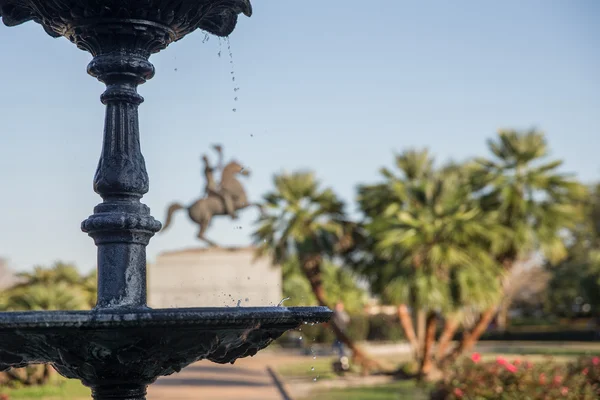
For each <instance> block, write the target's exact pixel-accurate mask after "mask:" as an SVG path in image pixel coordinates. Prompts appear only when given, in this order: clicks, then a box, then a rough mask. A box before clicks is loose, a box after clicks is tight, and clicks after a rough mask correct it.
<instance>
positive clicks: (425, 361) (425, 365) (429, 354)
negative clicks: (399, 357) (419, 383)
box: [419, 312, 437, 377]
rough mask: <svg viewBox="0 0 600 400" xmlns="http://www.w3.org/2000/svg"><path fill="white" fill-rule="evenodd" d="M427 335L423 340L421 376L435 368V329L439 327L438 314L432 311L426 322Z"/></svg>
mask: <svg viewBox="0 0 600 400" xmlns="http://www.w3.org/2000/svg"><path fill="white" fill-rule="evenodd" d="M425 326H426V328H425V337H424V341H423V352H422V357H421V366H420V368H419V376H421V377H426V376H427V375H428V374H429V373H430V372H431V369H432V368H433V345H434V344H435V330H436V328H437V315H436V314H435V313H434V312H430V313H429V314H428V315H427V319H426V323H425Z"/></svg>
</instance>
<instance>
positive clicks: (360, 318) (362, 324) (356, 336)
mask: <svg viewBox="0 0 600 400" xmlns="http://www.w3.org/2000/svg"><path fill="white" fill-rule="evenodd" d="M369 328H370V321H369V317H367V316H366V315H361V314H358V315H353V316H352V317H351V318H350V324H349V325H348V331H347V334H348V336H350V337H351V338H352V339H353V340H355V341H363V340H366V339H367V335H368V333H369ZM330 329H331V328H330Z"/></svg>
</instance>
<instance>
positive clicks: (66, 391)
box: [0, 377, 91, 400]
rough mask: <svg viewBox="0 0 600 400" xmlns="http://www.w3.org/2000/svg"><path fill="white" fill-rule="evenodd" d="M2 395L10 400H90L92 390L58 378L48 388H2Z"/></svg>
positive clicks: (74, 381)
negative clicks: (5, 395)
mask: <svg viewBox="0 0 600 400" xmlns="http://www.w3.org/2000/svg"><path fill="white" fill-rule="evenodd" d="M0 394H8V395H9V396H10V400H17V399H18V400H34V399H44V400H89V399H90V397H91V395H90V389H88V388H86V387H85V386H83V385H82V384H81V383H80V382H79V381H77V380H74V379H64V378H62V377H57V378H56V379H55V380H53V382H52V383H50V384H48V385H46V386H30V387H23V388H19V389H8V388H0Z"/></svg>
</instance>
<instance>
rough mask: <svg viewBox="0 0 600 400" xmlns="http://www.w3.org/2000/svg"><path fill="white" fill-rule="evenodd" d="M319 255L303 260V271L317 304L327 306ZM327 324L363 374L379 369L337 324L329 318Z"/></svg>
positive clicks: (378, 365)
mask: <svg viewBox="0 0 600 400" xmlns="http://www.w3.org/2000/svg"><path fill="white" fill-rule="evenodd" d="M319 264H320V257H313V258H311V259H306V260H303V262H302V265H303V268H302V269H303V271H304V273H305V275H306V278H307V279H308V281H309V282H310V286H311V288H312V291H313V293H314V295H315V297H316V298H317V301H318V302H319V305H321V306H324V307H329V306H328V305H327V300H326V298H325V288H324V287H323V281H322V279H321V273H320V268H319ZM329 325H330V326H331V328H332V329H333V333H335V336H336V337H337V339H338V340H339V341H340V342H342V343H344V344H345V345H346V346H348V348H349V349H350V350H351V351H352V358H353V360H354V362H356V363H357V364H359V365H360V366H361V368H362V371H363V373H364V374H367V373H368V372H369V371H370V370H372V369H381V365H380V364H379V363H378V362H377V361H375V360H373V359H372V358H370V357H369V356H368V355H367V354H366V353H365V352H364V351H363V350H362V349H361V348H360V347H358V346H357V345H356V343H354V341H353V340H352V339H350V337H349V336H348V335H346V333H345V332H344V331H343V330H342V329H340V327H339V326H337V324H336V323H335V322H334V321H333V320H331V321H329Z"/></svg>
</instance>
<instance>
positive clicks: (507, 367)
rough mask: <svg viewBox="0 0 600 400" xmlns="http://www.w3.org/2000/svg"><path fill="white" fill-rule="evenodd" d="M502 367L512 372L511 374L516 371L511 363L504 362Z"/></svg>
mask: <svg viewBox="0 0 600 400" xmlns="http://www.w3.org/2000/svg"><path fill="white" fill-rule="evenodd" d="M504 368H506V370H507V371H508V372H512V373H513V374H514V373H515V372H517V367H515V366H514V365H512V364H510V363H506V364H504Z"/></svg>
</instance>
